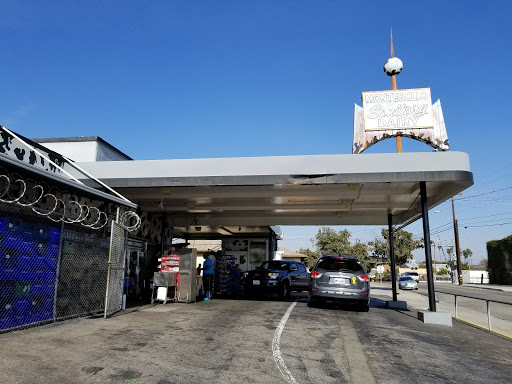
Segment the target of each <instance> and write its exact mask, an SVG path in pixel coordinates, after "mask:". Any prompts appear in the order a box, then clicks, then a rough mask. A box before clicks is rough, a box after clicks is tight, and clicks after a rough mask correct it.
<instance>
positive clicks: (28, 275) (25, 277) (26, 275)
mask: <svg viewBox="0 0 512 384" xmlns="http://www.w3.org/2000/svg"><path fill="white" fill-rule="evenodd" d="M16 281H20V282H31V281H32V271H31V270H30V269H18V270H16Z"/></svg>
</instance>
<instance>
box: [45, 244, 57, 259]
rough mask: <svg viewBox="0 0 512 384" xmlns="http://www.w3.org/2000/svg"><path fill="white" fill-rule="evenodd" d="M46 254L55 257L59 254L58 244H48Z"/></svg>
mask: <svg viewBox="0 0 512 384" xmlns="http://www.w3.org/2000/svg"><path fill="white" fill-rule="evenodd" d="M48 256H51V257H57V256H59V245H58V244H50V246H49V247H48Z"/></svg>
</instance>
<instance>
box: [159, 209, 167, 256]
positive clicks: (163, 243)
mask: <svg viewBox="0 0 512 384" xmlns="http://www.w3.org/2000/svg"><path fill="white" fill-rule="evenodd" d="M166 224H167V223H166V214H165V213H162V231H161V232H160V255H161V256H163V255H164V251H165V225H166Z"/></svg>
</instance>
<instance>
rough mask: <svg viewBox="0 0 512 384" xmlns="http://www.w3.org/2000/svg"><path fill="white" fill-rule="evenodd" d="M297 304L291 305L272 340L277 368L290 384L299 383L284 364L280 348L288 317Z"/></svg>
mask: <svg viewBox="0 0 512 384" xmlns="http://www.w3.org/2000/svg"><path fill="white" fill-rule="evenodd" d="M296 304H297V302H296V301H295V302H294V303H293V304H292V305H290V307H289V308H288V310H287V311H286V313H285V314H284V316H283V318H282V319H281V321H280V322H279V325H278V326H277V328H276V332H275V333H274V339H273V340H272V354H273V355H274V361H275V362H276V365H277V368H279V370H280V371H281V374H282V375H283V377H284V378H285V380H286V381H287V382H288V383H290V384H297V381H296V380H295V378H294V377H293V375H292V373H291V372H290V370H289V369H288V368H287V367H286V364H285V363H284V360H283V357H282V356H281V348H280V347H279V343H280V342H281V334H282V333H283V329H284V326H285V324H286V321H287V320H288V317H290V313H292V311H293V308H294V307H295V305H296Z"/></svg>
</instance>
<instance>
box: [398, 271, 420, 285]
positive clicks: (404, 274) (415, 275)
mask: <svg viewBox="0 0 512 384" xmlns="http://www.w3.org/2000/svg"><path fill="white" fill-rule="evenodd" d="M402 276H409V277H412V278H413V279H414V281H416V282H417V283H419V282H420V275H419V274H418V272H405V273H403V274H402Z"/></svg>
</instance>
